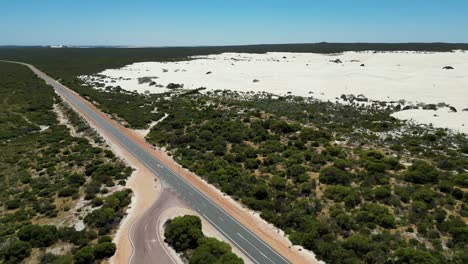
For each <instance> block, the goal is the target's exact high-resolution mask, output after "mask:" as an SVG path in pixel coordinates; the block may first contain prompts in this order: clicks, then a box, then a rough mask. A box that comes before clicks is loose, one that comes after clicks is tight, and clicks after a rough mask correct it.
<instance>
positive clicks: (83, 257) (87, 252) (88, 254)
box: [73, 246, 94, 264]
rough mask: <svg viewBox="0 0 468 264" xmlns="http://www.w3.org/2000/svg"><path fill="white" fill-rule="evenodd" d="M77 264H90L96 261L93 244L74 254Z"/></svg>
mask: <svg viewBox="0 0 468 264" xmlns="http://www.w3.org/2000/svg"><path fill="white" fill-rule="evenodd" d="M73 259H74V262H75V264H89V263H93V261H94V249H93V247H92V246H86V247H83V248H80V249H79V250H78V251H77V252H76V253H75V255H74V256H73Z"/></svg>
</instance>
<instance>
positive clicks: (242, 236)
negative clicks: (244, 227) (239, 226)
mask: <svg viewBox="0 0 468 264" xmlns="http://www.w3.org/2000/svg"><path fill="white" fill-rule="evenodd" d="M237 235H238V236H240V237H241V238H242V239H244V240H245V241H246V242H247V243H249V245H251V246H252V247H254V248H255V249H256V250H257V251H258V252H260V254H262V256H264V257H265V258H267V259H268V260H269V261H271V263H275V262H273V260H271V259H270V258H269V257H267V256H266V255H265V254H263V252H262V251H261V250H260V249H258V248H257V247H256V246H254V244H252V243H250V241H249V240H247V239H245V237H243V236H242V235H241V234H239V233H237Z"/></svg>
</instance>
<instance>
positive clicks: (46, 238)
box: [18, 225, 57, 247]
mask: <svg viewBox="0 0 468 264" xmlns="http://www.w3.org/2000/svg"><path fill="white" fill-rule="evenodd" d="M18 238H19V239H20V240H23V241H28V242H29V243H31V245H32V246H33V247H48V246H50V245H52V244H54V243H55V242H57V228H56V227H55V226H39V225H27V226H25V227H23V228H21V229H20V230H19V231H18Z"/></svg>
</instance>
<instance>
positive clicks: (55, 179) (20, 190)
mask: <svg viewBox="0 0 468 264" xmlns="http://www.w3.org/2000/svg"><path fill="white" fill-rule="evenodd" d="M0 98H1V100H0V109H1V111H0V153H1V155H0V241H1V242H0V262H2V263H19V262H21V261H22V260H24V259H27V258H29V261H30V262H31V263H72V262H74V263H92V262H93V261H95V262H96V263H99V262H100V261H101V260H103V259H106V258H108V257H110V256H112V255H113V254H114V251H115V244H114V243H112V242H111V240H112V239H111V237H109V236H108V235H112V234H113V232H114V229H115V227H117V225H118V223H119V222H120V220H121V219H122V217H123V214H124V211H125V208H126V206H127V205H128V204H129V202H130V190H126V189H123V188H121V187H118V184H120V185H124V184H125V179H126V178H127V177H128V176H129V175H130V173H131V168H129V167H126V166H125V165H124V164H123V163H122V162H121V161H120V160H118V159H117V158H116V157H115V156H114V155H113V154H112V152H111V151H109V150H108V149H106V148H105V147H104V144H103V142H102V140H101V139H100V138H98V137H97V136H96V133H95V132H94V131H93V130H92V129H90V128H89V127H88V126H87V125H86V124H85V123H84V121H82V120H81V119H80V118H79V117H78V116H77V114H75V113H74V112H73V111H71V110H70V109H67V108H66V106H65V105H64V104H63V103H60V99H59V98H58V97H57V96H56V95H55V93H54V91H53V89H52V87H50V86H48V85H46V84H45V83H44V82H43V81H42V80H40V79H38V78H37V77H36V76H35V75H34V74H33V73H32V72H31V71H30V70H29V69H28V68H26V67H24V66H20V65H14V64H9V63H0ZM54 107H57V108H59V109H61V111H63V114H64V116H65V117H66V118H67V120H69V122H70V123H71V124H70V126H71V127H73V129H74V131H75V132H76V133H77V134H79V135H80V136H82V137H74V136H71V134H70V128H69V127H67V126H65V125H61V124H60V123H59V121H58V119H57V114H56V113H55V112H54ZM81 220H84V223H85V224H84V225H83V226H82V227H79V228H75V224H76V223H78V222H80V221H81ZM77 229H78V230H77ZM52 252H53V253H52Z"/></svg>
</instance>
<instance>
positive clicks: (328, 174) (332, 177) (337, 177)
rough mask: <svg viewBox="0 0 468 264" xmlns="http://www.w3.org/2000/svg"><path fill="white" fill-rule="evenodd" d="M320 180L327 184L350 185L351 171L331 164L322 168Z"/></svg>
mask: <svg viewBox="0 0 468 264" xmlns="http://www.w3.org/2000/svg"><path fill="white" fill-rule="evenodd" d="M319 180H320V182H321V183H325V184H333V185H335V184H341V185H348V184H349V183H350V182H351V179H350V177H349V173H348V172H347V171H344V170H340V169H338V168H337V167H335V166H330V167H327V168H325V169H322V171H321V172H320V176H319Z"/></svg>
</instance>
